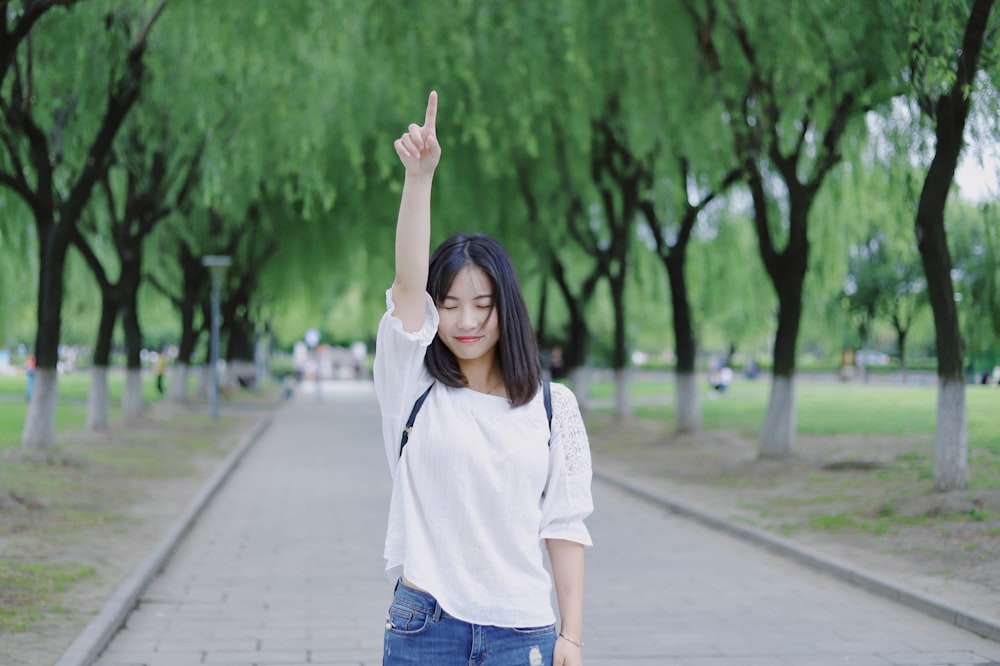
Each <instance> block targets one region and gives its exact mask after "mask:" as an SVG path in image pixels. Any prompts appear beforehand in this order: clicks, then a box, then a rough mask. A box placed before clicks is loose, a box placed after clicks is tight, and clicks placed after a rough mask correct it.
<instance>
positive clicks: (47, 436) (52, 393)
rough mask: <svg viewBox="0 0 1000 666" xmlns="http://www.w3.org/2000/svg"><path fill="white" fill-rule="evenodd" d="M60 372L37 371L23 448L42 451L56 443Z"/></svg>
mask: <svg viewBox="0 0 1000 666" xmlns="http://www.w3.org/2000/svg"><path fill="white" fill-rule="evenodd" d="M58 383H59V371H58V370H56V369H55V368H46V369H44V370H42V369H40V368H39V369H36V370H35V380H34V386H33V387H32V389H31V402H30V403H29V404H28V414H27V416H25V418H24V431H23V432H22V433H21V446H23V447H25V448H29V449H41V448H45V447H49V446H55V443H56V399H57V398H58V396H59V391H58Z"/></svg>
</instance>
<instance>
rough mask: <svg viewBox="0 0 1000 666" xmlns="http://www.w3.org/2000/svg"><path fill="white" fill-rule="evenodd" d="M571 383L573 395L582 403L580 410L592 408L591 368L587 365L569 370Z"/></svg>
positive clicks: (578, 402)
mask: <svg viewBox="0 0 1000 666" xmlns="http://www.w3.org/2000/svg"><path fill="white" fill-rule="evenodd" d="M569 383H570V386H571V387H572V388H573V395H575V396H576V402H577V404H579V405H580V411H581V412H585V411H587V410H588V409H590V369H589V368H588V367H586V366H580V367H579V368H573V369H572V370H570V371H569Z"/></svg>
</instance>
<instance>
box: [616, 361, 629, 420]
mask: <svg viewBox="0 0 1000 666" xmlns="http://www.w3.org/2000/svg"><path fill="white" fill-rule="evenodd" d="M631 376H632V372H631V370H629V368H615V419H617V420H618V421H626V420H628V419H629V418H630V417H631V416H632V397H631V395H630V394H629V387H630V385H631V378H632V377H631Z"/></svg>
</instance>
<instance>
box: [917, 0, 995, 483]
mask: <svg viewBox="0 0 1000 666" xmlns="http://www.w3.org/2000/svg"><path fill="white" fill-rule="evenodd" d="M992 8H993V0H976V1H975V3H974V4H973V6H972V9H971V11H970V14H969V20H968V22H967V23H966V26H965V34H964V36H963V40H962V47H961V48H960V49H958V66H957V71H956V77H955V81H954V82H953V84H952V88H951V90H950V91H949V92H948V93H947V94H946V95H942V96H941V98H940V99H939V100H937V104H936V107H935V108H936V113H937V117H936V119H935V120H936V122H935V134H936V138H937V146H936V148H935V151H934V159H933V160H931V166H930V168H929V169H928V170H927V177H926V179H925V180H924V186H923V189H922V190H921V191H920V201H919V203H918V205H917V217H916V222H915V224H914V231H915V233H916V237H917V248H918V249H919V250H920V259H921V262H922V263H923V266H924V275H925V276H926V277H927V294H928V296H929V298H930V302H931V309H932V310H933V311H934V330H935V332H936V333H937V342H936V349H937V358H938V404H937V428H936V431H935V434H934V488H935V489H936V490H941V491H944V490H960V489H963V488H966V487H968V485H969V467H968V446H969V435H968V427H967V416H966V412H965V409H966V407H965V378H964V372H963V370H964V368H963V365H964V364H963V360H964V349H963V344H962V334H961V329H960V328H959V321H958V311H957V308H956V306H955V288H954V285H953V283H952V281H951V255H950V254H949V253H948V237H947V232H946V231H945V226H944V209H945V204H946V203H947V200H948V190H949V189H951V183H952V181H953V180H954V178H955V169H956V167H957V166H958V158H959V155H960V154H961V152H962V145H963V136H964V134H965V124H966V120H967V119H968V115H969V105H970V103H971V95H970V93H969V88H970V87H971V86H972V85H973V81H974V79H975V75H976V71H977V70H978V62H979V54H980V51H981V49H982V45H983V36H984V33H985V32H986V28H987V25H988V23H989V15H990V11H991V10H992Z"/></svg>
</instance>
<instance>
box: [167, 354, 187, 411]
mask: <svg viewBox="0 0 1000 666" xmlns="http://www.w3.org/2000/svg"><path fill="white" fill-rule="evenodd" d="M166 380H167V388H166V397H167V401H168V402H184V401H186V400H187V381H188V365H187V363H177V364H175V365H173V366H171V367H169V368H167V376H166Z"/></svg>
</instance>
